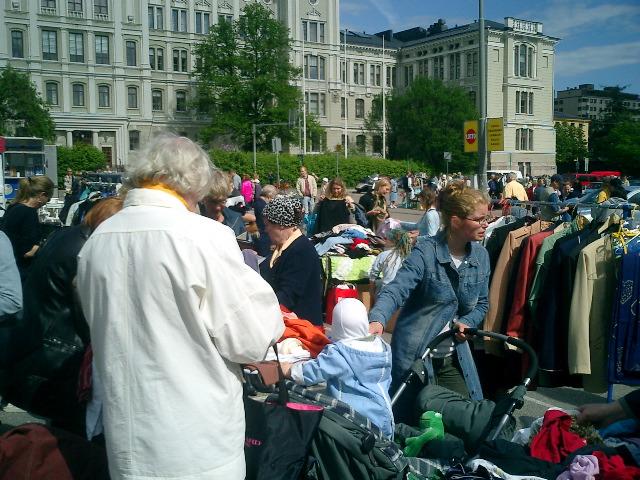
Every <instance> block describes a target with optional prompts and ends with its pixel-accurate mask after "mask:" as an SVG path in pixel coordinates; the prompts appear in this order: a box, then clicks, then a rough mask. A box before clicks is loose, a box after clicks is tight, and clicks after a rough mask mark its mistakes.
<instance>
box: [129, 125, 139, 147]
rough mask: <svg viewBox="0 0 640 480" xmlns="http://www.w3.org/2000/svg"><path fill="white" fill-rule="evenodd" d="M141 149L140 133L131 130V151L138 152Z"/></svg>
mask: <svg viewBox="0 0 640 480" xmlns="http://www.w3.org/2000/svg"><path fill="white" fill-rule="evenodd" d="M139 148H140V132H139V131H138V130H131V131H130V132H129V150H138V149H139Z"/></svg>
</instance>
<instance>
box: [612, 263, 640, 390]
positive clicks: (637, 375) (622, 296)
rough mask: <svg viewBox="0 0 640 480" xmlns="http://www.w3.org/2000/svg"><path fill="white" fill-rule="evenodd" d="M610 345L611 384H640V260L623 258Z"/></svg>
mask: <svg viewBox="0 0 640 480" xmlns="http://www.w3.org/2000/svg"><path fill="white" fill-rule="evenodd" d="M618 273H619V275H618V288H617V290H616V301H615V306H614V310H613V321H612V326H611V342H610V344H609V365H608V372H607V373H608V378H607V380H608V381H609V382H613V383H627V384H633V385H638V384H640V338H639V337H640V325H639V324H638V322H637V318H638V315H640V308H639V305H638V293H640V292H639V290H640V256H638V255H634V254H625V255H622V258H621V262H620V268H619V272H618Z"/></svg>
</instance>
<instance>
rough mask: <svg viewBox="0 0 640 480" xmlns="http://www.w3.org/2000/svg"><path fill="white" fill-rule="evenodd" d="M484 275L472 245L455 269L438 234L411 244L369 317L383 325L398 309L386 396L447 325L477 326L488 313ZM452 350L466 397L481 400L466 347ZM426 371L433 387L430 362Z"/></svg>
mask: <svg viewBox="0 0 640 480" xmlns="http://www.w3.org/2000/svg"><path fill="white" fill-rule="evenodd" d="M489 275H490V268H489V255H488V253H487V251H486V249H485V248H484V247H483V246H481V245H480V244H479V243H477V242H470V243H469V245H468V246H467V256H466V258H465V260H464V261H463V263H462V265H460V268H459V269H457V270H456V268H455V267H454V266H453V264H452V260H451V254H450V253H449V247H448V246H447V242H446V238H445V234H444V232H443V231H441V232H439V233H438V234H437V235H436V236H435V237H432V238H427V239H425V240H424V241H423V242H421V243H418V244H417V245H416V247H415V248H414V249H413V251H412V252H411V254H410V255H409V256H408V257H407V259H406V260H405V261H404V263H403V265H402V268H400V270H399V271H398V273H397V275H396V277H395V279H394V280H393V281H392V282H391V283H390V284H389V285H387V286H386V287H385V289H384V290H383V291H382V292H381V294H380V297H379V298H378V301H377V302H376V304H375V306H374V307H373V309H372V310H371V312H369V322H380V323H382V324H383V325H386V324H387V322H388V321H389V319H390V318H391V317H392V316H393V314H394V313H395V312H396V310H397V309H398V308H399V307H401V306H402V307H403V308H402V311H401V313H400V315H399V317H398V320H397V322H396V325H395V328H394V332H393V338H392V340H391V349H392V352H393V370H392V377H393V383H392V391H393V390H394V389H397V387H398V386H399V385H400V384H401V382H402V380H403V378H404V376H405V375H406V373H407V372H408V371H409V369H410V368H411V366H412V364H413V362H414V361H415V360H416V359H419V358H420V357H421V356H422V354H423V353H424V351H425V349H426V347H427V344H428V343H429V342H430V341H431V340H433V339H434V338H435V337H436V336H437V335H438V334H439V333H440V332H441V331H442V329H443V328H444V327H445V325H447V324H448V325H452V322H453V321H454V320H456V319H457V320H459V321H460V322H462V323H464V324H466V325H469V326H470V327H478V326H479V325H480V324H481V323H482V321H483V320H484V316H485V314H486V313H487V310H488V309H489V299H488V295H489ZM456 351H457V356H458V360H459V362H460V366H461V367H462V372H463V374H464V378H465V382H466V384H467V387H468V389H469V393H470V395H471V398H472V399H474V400H482V388H481V386H480V379H479V378H478V373H477V370H476V366H475V363H474V361H473V358H472V356H471V350H470V348H469V343H468V342H465V343H461V344H458V345H457V346H456ZM426 366H427V372H428V376H429V381H430V383H433V381H434V374H433V366H432V364H431V359H427V365H426ZM396 411H397V410H396ZM398 421H400V420H399V419H398Z"/></svg>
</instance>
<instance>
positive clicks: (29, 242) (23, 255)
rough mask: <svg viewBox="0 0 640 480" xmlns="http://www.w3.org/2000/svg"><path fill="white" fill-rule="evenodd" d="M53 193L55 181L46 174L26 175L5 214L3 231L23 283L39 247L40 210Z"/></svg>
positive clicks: (40, 234)
mask: <svg viewBox="0 0 640 480" xmlns="http://www.w3.org/2000/svg"><path fill="white" fill-rule="evenodd" d="M52 196H53V182H52V181H51V180H50V179H49V178H47V177H45V176H44V175H34V176H33V177H28V178H23V179H22V180H20V183H19V184H18V193H17V194H16V197H15V198H14V199H13V202H11V205H10V206H9V208H8V209H7V213H6V214H5V215H4V220H3V222H2V231H3V232H4V233H6V234H7V237H9V240H10V241H11V246H12V247H13V253H14V255H15V257H16V264H17V265H18V271H19V272H20V278H21V280H22V282H23V283H24V280H25V278H26V277H27V273H28V271H29V266H30V265H31V260H32V259H33V256H34V255H35V254H36V251H37V250H38V246H39V245H40V240H41V236H42V233H41V231H40V221H39V220H38V209H39V208H40V207H42V206H44V205H45V204H46V203H47V202H48V201H49V200H51V197H52Z"/></svg>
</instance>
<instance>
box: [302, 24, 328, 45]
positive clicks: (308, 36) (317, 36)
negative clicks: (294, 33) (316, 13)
mask: <svg viewBox="0 0 640 480" xmlns="http://www.w3.org/2000/svg"><path fill="white" fill-rule="evenodd" d="M302 38H303V39H304V41H305V42H316V43H324V23H321V22H309V21H307V20H303V21H302Z"/></svg>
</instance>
